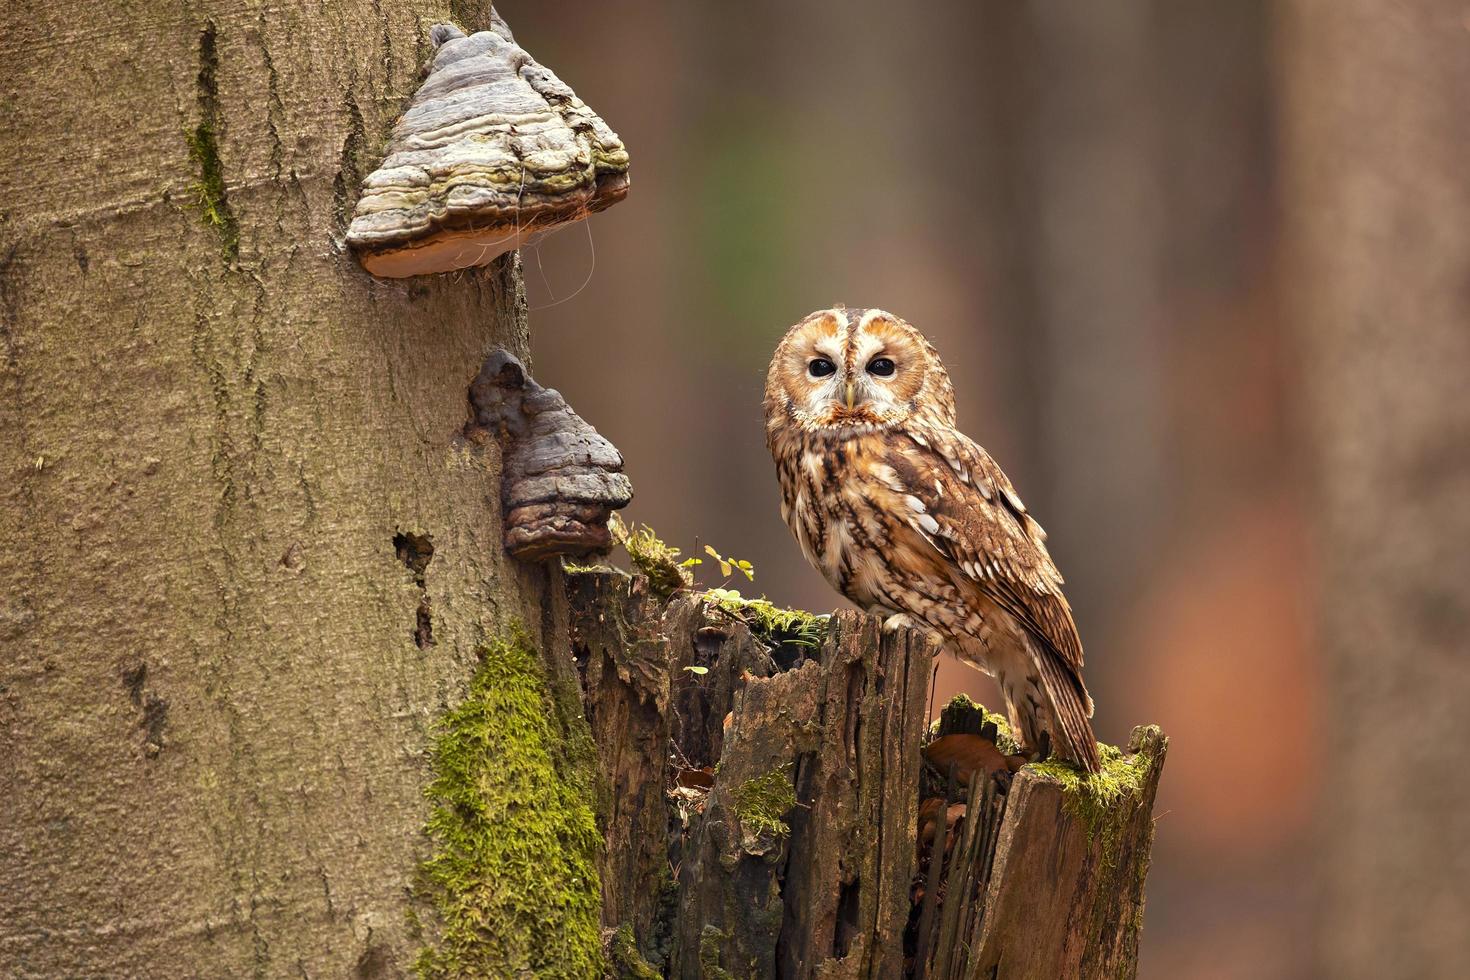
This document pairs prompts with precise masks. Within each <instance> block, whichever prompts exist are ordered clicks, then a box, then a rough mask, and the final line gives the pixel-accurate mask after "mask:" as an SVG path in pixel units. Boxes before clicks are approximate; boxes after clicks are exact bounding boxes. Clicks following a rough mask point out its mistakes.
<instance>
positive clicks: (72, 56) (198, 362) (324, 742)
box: [0, 0, 598, 977]
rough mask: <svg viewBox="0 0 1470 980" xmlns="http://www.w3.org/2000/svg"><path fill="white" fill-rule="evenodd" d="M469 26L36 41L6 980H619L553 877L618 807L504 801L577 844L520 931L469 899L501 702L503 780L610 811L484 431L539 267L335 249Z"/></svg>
mask: <svg viewBox="0 0 1470 980" xmlns="http://www.w3.org/2000/svg"><path fill="white" fill-rule="evenodd" d="M464 6H465V7H466V8H470V16H465V14H464V12H461V17H460V22H461V23H462V24H465V26H466V27H477V26H484V25H483V23H476V22H475V17H474V14H475V11H474V10H473V8H474V7H475V6H476V5H471V4H466V5H464ZM479 6H481V7H482V9H481V10H479V12H478V14H479V16H480V17H481V18H483V17H484V16H487V15H488V4H484V5H479ZM450 13H451V11H450V9H449V8H448V7H447V6H446V5H445V4H443V3H432V2H416V0H361V2H342V3H332V4H314V5H308V6H300V5H286V6H284V7H283V6H281V5H278V4H266V3H261V2H245V3H236V2H232V3H222V2H213V0H210V2H196V3H186V4H177V3H160V2H139V3H131V4H124V5H121V6H109V7H108V8H107V9H106V10H105V11H101V10H99V8H98V7H96V6H95V5H87V4H81V3H76V2H71V0H56V2H51V3H46V4H38V3H21V4H10V5H7V6H6V8H5V12H4V13H3V14H0V28H3V31H0V37H3V40H0V51H3V53H4V66H5V68H6V71H5V72H4V76H5V79H6V82H5V83H4V84H5V86H6V94H5V97H4V102H5V105H6V110H5V113H6V138H5V155H4V160H3V163H0V194H3V200H4V201H5V202H6V203H5V205H4V213H3V216H0V276H3V290H0V341H3V344H0V355H3V364H0V430H3V431H4V433H5V438H4V440H3V442H0V465H3V473H4V477H5V478H4V487H3V490H0V495H3V497H0V499H3V508H0V530H3V538H4V540H5V542H6V547H5V548H4V549H3V550H0V646H3V656H0V672H3V675H0V755H3V757H4V760H5V762H4V764H3V765H0V880H3V881H4V882H5V887H4V888H3V889H0V973H3V974H4V975H6V976H141V975H167V976H188V975H199V976H206V975H207V976H251V975H255V976H278V975H285V974H288V973H289V974H292V975H295V974H298V973H300V974H302V975H310V976H346V975H352V976H360V977H386V976H396V975H399V974H400V973H401V972H402V971H403V970H404V969H405V968H406V967H407V966H408V965H409V964H410V963H411V962H412V961H413V960H414V958H415V956H418V955H420V950H426V951H427V952H424V953H423V954H422V956H423V958H422V959H421V961H420V965H421V966H422V967H424V969H425V970H426V972H430V973H432V972H435V971H436V970H438V971H444V970H448V969H450V968H452V967H453V966H454V964H455V963H456V962H459V963H460V964H461V965H463V966H464V968H465V969H466V970H467V971H470V972H474V971H476V970H478V971H479V972H481V973H482V974H485V975H496V976H503V975H513V974H515V973H517V972H518V971H525V970H533V971H535V972H536V974H537V975H543V976H557V975H565V976H578V975H585V974H586V972H587V963H588V962H591V961H593V960H595V959H596V957H597V955H598V951H597V941H598V936H597V930H596V926H597V922H596V906H597V901H596V897H597V891H596V889H597V883H596V880H595V876H590V877H584V878H577V877H576V876H575V875H574V876H571V880H570V881H555V882H552V883H551V884H553V885H554V886H555V891H553V892H552V894H550V895H545V894H539V893H540V892H542V891H543V890H544V889H543V886H545V885H546V884H547V883H546V882H544V881H543V880H541V878H539V877H538V874H542V873H546V874H553V873H555V872H556V871H557V870H558V869H562V868H566V867H571V868H576V867H580V866H581V864H582V863H587V864H588V866H590V861H591V857H592V852H593V851H594V850H595V847H596V840H595V835H594V837H593V839H592V840H591V841H590V843H589V841H588V839H587V837H588V835H587V834H586V833H582V831H584V830H586V828H589V827H592V826H593V824H592V819H593V814H592V810H591V807H590V794H589V795H586V796H582V797H580V798H572V799H568V798H567V797H566V794H561V795H558V794H556V793H554V792H553V791H552V790H551V789H547V788H545V787H543V786H542V785H541V783H542V781H538V780H536V779H529V778H526V773H525V772H521V773H519V774H517V773H502V772H501V771H500V770H499V769H497V768H490V769H488V770H486V771H485V772H482V773H480V774H479V775H481V776H482V777H483V778H484V780H485V781H486V786H487V787H488V788H489V789H488V791H487V794H486V800H485V801H482V802H485V803H486V805H489V803H491V802H493V801H494V791H496V790H501V791H504V793H506V794H509V795H510V796H511V798H512V799H511V807H512V808H514V807H515V806H516V805H517V804H525V805H527V806H530V805H532V804H534V805H535V806H536V807H538V808H539V810H538V812H541V813H544V814H545V816H544V819H543V821H542V825H541V826H539V827H538V828H537V829H538V831H540V832H544V833H548V834H550V835H551V836H552V838H554V839H557V840H561V841H563V842H564V843H565V849H564V850H565V853H564V854H563V855H562V856H561V857H560V858H556V856H553V858H555V859H554V860H551V861H550V863H549V865H548V869H543V870H542V871H538V870H537V869H536V868H535V867H534V866H523V864H519V863H514V862H509V863H507V865H506V867H505V868H502V869H500V881H499V882H498V887H500V888H502V889H505V890H508V891H510V892H514V893H516V894H517V895H518V896H526V897H524V898H520V897H518V898H517V900H518V901H520V902H522V904H523V905H524V909H523V910H521V911H517V912H514V913H512V911H511V910H510V907H509V903H507V902H506V901H505V896H504V894H487V895H478V896H474V895H470V896H466V895H463V894H460V895H456V894H453V892H452V888H451V889H449V890H448V891H446V888H448V887H449V886H448V884H446V883H447V882H448V881H449V879H451V878H452V874H451V872H453V871H454V870H455V869H456V868H459V865H456V864H455V861H456V860H458V859H459V858H462V857H464V855H463V854H459V853H451V852H452V849H453V846H454V844H455V839H454V837H453V835H454V834H455V833H457V832H461V831H463V830H464V828H463V827H459V826H456V825H454V824H453V821H452V820H451V819H450V817H452V812H451V811H452V810H453V804H452V802H446V801H449V800H452V798H453V794H454V792H455V791H456V788H457V787H456V786H455V784H454V778H455V776H456V771H455V770H454V768H453V764H454V763H455V761H456V757H455V756H454V750H455V749H456V748H457V743H456V742H455V741H454V738H455V733H456V732H459V733H461V734H463V733H464V731H465V729H466V728H470V729H473V728H474V725H475V724H476V723H477V721H476V718H480V716H478V715H476V712H477V711H480V710H481V709H483V713H484V718H489V719H491V724H490V725H489V727H488V728H487V729H486V730H484V731H479V732H478V734H479V736H481V737H483V738H485V739H487V743H486V744H490V745H492V746H493V747H494V748H495V749H496V756H497V759H499V758H503V757H511V758H515V759H517V760H519V762H521V763H523V764H524V765H525V766H526V767H528V770H527V771H535V767H536V766H542V767H544V768H545V771H543V772H540V776H542V777H555V778H546V779H544V782H545V783H547V784H562V785H567V786H573V787H575V786H580V785H590V783H591V779H590V776H591V773H590V770H588V769H587V768H586V765H585V763H586V762H587V761H588V760H589V759H590V755H589V754H587V753H586V752H585V751H583V752H582V754H581V755H579V754H578V752H579V750H578V746H581V747H582V748H583V749H584V750H585V749H586V748H587V743H586V740H585V727H584V723H583V721H582V719H581V715H580V712H579V711H575V710H574V711H568V710H565V709H566V708H567V707H568V706H570V707H572V708H575V707H576V701H575V697H574V695H575V690H574V689H571V688H568V687H567V686H566V684H565V683H562V684H561V686H560V687H558V686H557V680H558V678H560V680H561V681H562V682H566V681H568V680H574V676H575V675H574V674H572V673H571V666H570V662H569V661H559V660H558V659H557V657H556V654H557V652H558V651H560V653H561V655H562V656H565V653H566V646H565V642H564V640H560V641H557V642H547V641H546V640H545V637H546V636H552V637H561V636H564V632H565V630H564V625H558V624H557V623H556V622H555V621H554V618H553V617H552V616H550V615H548V614H543V612H542V610H543V608H545V607H546V606H545V600H546V598H547V596H548V594H549V591H550V586H549V582H550V581H551V580H550V579H549V578H548V573H547V572H546V571H544V570H542V569H540V568H537V567H530V566H523V565H518V564H516V563H513V562H510V561H508V560H507V559H506V557H505V556H504V553H503V551H502V548H501V529H500V511H499V462H498V458H497V455H496V453H495V451H494V449H493V447H487V448H481V447H479V446H477V445H474V444H470V443H466V442H465V441H464V440H463V439H461V437H460V435H459V433H460V431H461V429H462V428H463V426H464V424H465V422H466V421H467V419H468V407H467V401H466V389H467V387H468V385H469V383H470V380H471V379H472V378H473V377H474V375H475V372H476V370H477V369H478V367H479V365H480V362H481V360H482V358H483V356H484V354H485V352H486V351H487V350H488V349H490V348H492V347H506V348H509V349H510V350H512V351H514V352H516V353H517V354H519V355H520V356H522V357H525V356H526V355H527V354H528V350H527V346H528V336H527V331H526V323H525V308H524V302H523V299H522V293H521V286H520V279H519V266H518V263H517V262H516V261H515V260H514V258H513V257H511V258H508V259H506V260H504V261H501V262H500V263H498V264H497V265H496V266H494V267H492V268H490V269H488V270H486V271H482V272H473V273H464V274H461V275H457V276H453V277H440V278H433V279H424V280H414V281H412V282H391V283H389V282H378V281H375V280H373V279H372V278H370V277H369V276H367V275H366V274H364V273H363V272H362V271H361V270H360V269H359V268H358V266H357V264H356V262H354V261H353V260H352V258H351V257H350V256H348V255H346V254H344V253H343V251H342V249H341V247H340V236H341V233H342V230H343V227H344V223H345V219H346V216H347V213H348V212H349V210H350V208H351V205H352V201H353V200H354V198H355V196H356V193H357V181H358V177H359V175H360V174H362V173H363V172H364V170H365V169H366V168H367V167H370V166H371V165H372V164H374V163H375V162H376V159H375V157H376V155H377V154H378V153H379V151H380V148H381V146H382V145H383V141H384V138H385V136H386V133H387V131H388V129H389V127H390V126H391V124H392V122H393V120H394V117H395V115H396V113H397V111H398V110H399V108H400V107H401V106H402V104H403V103H404V101H405V100H406V98H407V96H408V95H409V94H410V93H411V92H412V91H413V88H414V84H415V81H416V79H417V72H418V69H419V64H420V60H421V58H422V56H423V55H424V54H425V53H426V51H427V48H426V46H425V38H426V36H427V33H428V27H429V25H430V24H432V23H433V22H435V21H436V20H443V19H446V18H447V16H448V15H449V14H450ZM99 14H100V15H101V16H99ZM516 623H524V624H525V625H526V626H527V627H528V628H529V630H530V634H531V637H532V642H531V644H530V645H532V646H540V647H542V648H543V651H544V652H545V653H547V659H546V660H545V663H544V665H543V664H542V663H541V662H540V661H538V660H537V658H535V657H534V656H531V657H529V658H528V657H527V656H525V655H524V653H525V649H526V647H527V645H526V644H524V643H519V641H518V640H516V639H515V638H516V636H517V634H516V632H515V629H514V625H513V624H516ZM517 651H519V653H518V652H517ZM477 671H478V672H483V673H481V674H477ZM477 677H478V678H479V681H476V680H475V679H476V678H477ZM507 678H508V680H507ZM491 679H498V680H496V683H497V684H500V685H502V687H501V688H496V689H497V690H501V689H503V690H514V691H518V692H520V694H521V695H524V697H523V699H522V701H521V702H518V703H514V704H511V703H509V702H507V701H505V699H504V698H501V699H499V700H496V699H495V698H493V697H491V696H489V695H488V694H487V693H486V688H487V685H489V682H490V680H491ZM477 683H478V684H479V686H476V685H477ZM554 691H560V692H561V693H562V694H563V695H565V694H567V693H568V692H570V693H571V694H572V695H573V697H572V698H571V699H570V700H568V699H567V698H566V697H562V698H560V699H559V700H558V699H557V698H556V697H554V696H553V692H554ZM467 697H468V698H469V700H468V701H465V699H466V698H467ZM476 698H478V699H479V700H476ZM461 702H464V703H463V704H462V703H461ZM451 708H453V710H452V711H451V710H450V709H451ZM484 718H480V720H481V721H483V720H484ZM527 718H530V719H531V721H530V722H528V723H527V724H526V725H525V726H523V727H524V731H521V730H517V731H516V732H509V731H507V730H504V727H503V726H502V728H496V727H495V725H496V724H498V723H499V722H503V721H504V720H505V719H512V720H519V721H525V720H526V719H527ZM440 719H442V720H444V721H445V722H446V724H445V725H439V724H437V721H438V720H440ZM538 719H539V720H538ZM548 719H549V720H548ZM455 725H458V726H460V727H459V728H455V727H454V726H455ZM579 733H580V734H579ZM518 735H519V736H523V741H522V742H521V743H519V744H516V745H509V744H507V740H509V739H512V738H513V737H517V736H518ZM497 740H498V741H497ZM430 756H432V759H431V758H430ZM579 759H581V760H582V761H580V762H579V761H578V760H579ZM431 761H432V762H433V763H434V767H433V768H432V771H431V766H430V765H429V763H430V762H431ZM472 761H473V760H472ZM498 764H499V763H497V765H498ZM431 775H432V776H433V778H434V780H435V781H434V783H433V789H432V792H433V794H434V799H435V801H437V802H436V803H432V804H431V803H430V802H426V801H425V799H424V794H425V789H426V786H427V785H429V781H430V778H431ZM461 775H462V773H461ZM516 780H520V781H519V782H517V781H516ZM446 813H448V814H449V816H446ZM431 818H433V819H438V820H439V823H438V824H437V830H436V832H435V834H434V835H432V836H430V837H428V838H426V837H425V836H424V835H423V833H422V829H423V828H424V826H425V824H426V821H429V820H430V819H431ZM579 835H580V836H579ZM579 848H580V849H581V850H582V851H585V852H586V853H578V850H579ZM481 857H483V855H481ZM436 861H437V862H438V863H435V862H436ZM425 862H427V863H425ZM421 863H424V870H423V871H420V870H419V866H420V864H421ZM476 902H479V903H480V904H479V905H478V906H476V905H475V903H476ZM456 903H459V904H456ZM467 911H468V912H475V913H479V914H483V915H485V916H486V917H487V922H486V926H485V929H486V931H487V932H488V933H489V934H490V935H492V937H493V940H494V946H493V948H490V947H488V946H487V945H486V944H485V943H484V942H480V943H479V947H478V948H471V947H475V945H476V937H475V936H473V935H469V934H468V933H466V932H465V930H464V929H463V928H462V927H463V926H464V914H465V913H466V912H467ZM518 915H519V916H521V917H520V918H518V917H517V916H518ZM456 916H459V918H456ZM528 919H530V920H534V932H533V931H532V930H531V929H529V928H527V925H526V923H527V920H528ZM457 929H458V931H456V930H457ZM467 936H468V938H466V937H467ZM484 938H485V937H484V935H481V936H480V937H479V939H480V940H483V939H484ZM456 958H458V959H457V960H456Z"/></svg>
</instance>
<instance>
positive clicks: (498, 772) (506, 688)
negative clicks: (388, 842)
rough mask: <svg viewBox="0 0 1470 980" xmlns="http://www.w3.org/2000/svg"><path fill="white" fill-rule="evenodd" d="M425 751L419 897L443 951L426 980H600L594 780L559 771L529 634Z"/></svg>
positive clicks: (420, 963)
mask: <svg viewBox="0 0 1470 980" xmlns="http://www.w3.org/2000/svg"><path fill="white" fill-rule="evenodd" d="M480 652H481V663H480V666H479V669H478V670H477V671H476V672H475V676H474V678H473V679H472V680H471V682H470V687H469V692H468V693H467V695H466V696H465V699H464V701H463V702H461V703H460V704H459V705H458V706H457V707H455V708H453V709H451V710H450V711H449V712H448V713H447V714H446V715H445V716H444V718H443V719H441V721H440V723H439V726H438V731H437V733H436V736H435V739H434V744H433V747H432V751H431V765H432V769H433V780H432V781H431V782H430V784H429V786H428V787H427V789H426V790H425V794H426V795H427V796H428V798H429V799H430V800H431V801H432V802H433V805H434V806H433V811H432V813H431V814H430V817H429V821H428V824H427V827H426V830H427V832H428V834H429V836H430V837H431V838H432V839H433V842H434V852H433V854H432V856H431V857H430V858H429V859H428V860H427V861H425V862H424V864H423V866H422V868H421V872H422V875H421V877H422V887H423V890H424V892H425V897H427V898H429V899H430V900H431V901H432V902H433V904H434V906H435V908H436V910H437V912H438V919H439V929H438V933H439V935H438V941H437V942H436V943H434V944H433V945H431V946H429V947H426V948H425V949H424V950H423V951H422V952H421V953H420V954H419V957H418V959H417V961H416V962H415V969H416V972H417V973H418V974H419V976H421V977H517V976H536V977H548V978H556V977H567V978H572V977H575V978H584V977H594V976H599V975H601V971H602V969H603V955H602V949H601V934H600V929H599V914H600V911H601V897H600V894H601V893H600V885H599V882H598V876H597V864H596V861H597V852H598V849H599V848H600V847H601V846H602V837H601V834H600V833H599V832H598V829H597V821H596V819H595V817H594V814H593V810H592V805H591V801H592V787H591V773H590V772H589V771H587V770H586V769H585V768H584V767H582V766H577V765H571V766H568V765H565V764H563V763H564V762H565V761H566V755H567V751H566V750H567V746H566V745H565V744H564V742H565V736H563V734H562V733H561V732H560V731H559V730H558V728H557V726H556V725H555V724H554V721H553V719H554V718H555V710H554V706H553V705H552V704H551V703H550V702H549V700H548V696H547V691H548V682H547V678H546V671H545V669H544V667H543V666H542V663H541V658H540V654H539V653H538V652H537V650H536V649H535V647H534V646H533V645H532V643H531V641H530V639H529V638H528V637H527V635H526V634H525V632H524V631H523V630H522V629H520V628H519V627H512V628H511V629H510V630H509V631H508V633H507V635H506V636H505V637H503V638H500V639H496V640H494V641H492V642H490V643H488V644H487V645H486V646H485V647H484V648H483V649H482V650H481V651H480Z"/></svg>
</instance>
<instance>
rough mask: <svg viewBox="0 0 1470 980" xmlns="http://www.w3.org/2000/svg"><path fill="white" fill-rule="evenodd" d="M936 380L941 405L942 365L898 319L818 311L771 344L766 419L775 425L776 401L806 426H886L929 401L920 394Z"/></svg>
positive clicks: (946, 401)
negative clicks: (775, 345) (773, 350)
mask: <svg viewBox="0 0 1470 980" xmlns="http://www.w3.org/2000/svg"><path fill="white" fill-rule="evenodd" d="M936 383H938V384H939V385H940V386H941V387H942V388H943V391H941V392H939V393H938V394H939V395H940V398H939V402H940V404H941V411H943V406H945V405H950V404H952V395H950V394H949V391H948V379H947V378H945V377H944V368H943V366H942V365H940V364H939V363H938V360H937V358H936V357H935V355H934V351H933V348H932V347H930V346H929V344H928V342H927V341H925V340H924V338H923V335H921V334H920V333H919V332H918V331H916V330H915V329H914V328H913V327H911V326H909V325H908V324H907V323H905V322H904V321H902V320H900V319H898V318H897V317H895V316H893V315H892V314H890V313H885V312H883V311H882V310H848V309H844V308H841V307H839V308H836V309H831V310H822V311H820V312H817V313H813V314H812V315H811V316H809V317H807V318H806V319H805V320H803V321H802V322H801V323H798V324H797V325H796V326H795V327H792V328H791V330H790V331H788V332H787V335H786V337H785V339H784V340H783V341H782V342H781V344H780V346H779V347H778V348H777V350H776V356H775V357H774V358H773V360H772V362H771V370H770V373H769V376H768V378H767V407H768V421H769V424H776V422H775V419H776V416H774V415H771V414H770V413H771V412H772V411H774V410H776V409H777V407H778V406H783V408H782V414H783V415H784V417H785V418H786V420H787V421H788V422H789V423H794V424H795V425H797V426H798V427H800V428H802V429H806V430H820V429H832V430H837V431H851V430H852V429H855V428H873V427H878V428H888V427H891V426H895V425H901V424H903V423H905V422H906V421H907V420H908V419H910V418H911V417H913V415H914V414H915V412H916V411H917V410H918V406H920V405H921V404H926V403H927V402H930V401H934V399H933V398H929V397H927V396H925V394H924V393H925V392H927V391H929V390H930V388H931V387H932V386H933V385H934V384H936ZM778 393H779V394H778ZM773 399H774V400H773Z"/></svg>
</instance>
